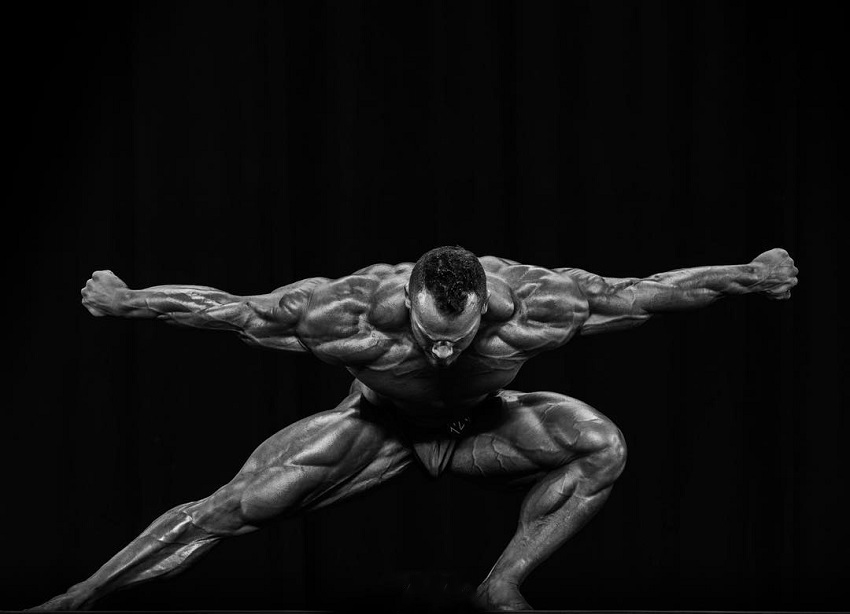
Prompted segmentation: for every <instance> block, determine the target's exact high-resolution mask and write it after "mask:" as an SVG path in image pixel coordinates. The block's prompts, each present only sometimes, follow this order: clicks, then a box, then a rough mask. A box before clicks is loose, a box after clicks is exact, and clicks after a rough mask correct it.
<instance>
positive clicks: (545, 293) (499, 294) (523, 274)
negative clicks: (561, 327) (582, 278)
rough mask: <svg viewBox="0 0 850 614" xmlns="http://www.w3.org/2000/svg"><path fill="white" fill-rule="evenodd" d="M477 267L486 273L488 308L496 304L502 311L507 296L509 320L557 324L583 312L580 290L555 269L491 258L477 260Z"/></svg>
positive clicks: (583, 306)
mask: <svg viewBox="0 0 850 614" xmlns="http://www.w3.org/2000/svg"><path fill="white" fill-rule="evenodd" d="M481 264H482V266H484V270H485V271H486V273H487V278H488V288H490V292H491V305H500V306H502V307H503V309H502V310H503V311H505V310H506V309H505V308H506V306H507V304H508V297H509V298H510V302H511V303H512V311H513V316H512V318H511V319H512V320H516V319H519V320H522V321H525V322H528V323H532V322H539V323H543V322H561V321H563V319H564V318H565V317H566V318H567V320H573V319H574V318H575V317H580V316H581V314H582V313H583V312H584V311H586V300H585V297H584V294H583V293H582V291H581V288H580V287H579V286H578V284H577V283H576V281H575V280H574V279H573V278H572V277H570V276H569V275H565V274H563V273H562V272H560V271H558V270H554V269H549V268H546V267H542V266H536V265H531V264H522V263H519V262H516V261H513V260H507V259H505V258H497V257H494V256H485V257H483V258H481Z"/></svg>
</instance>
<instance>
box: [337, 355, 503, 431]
mask: <svg viewBox="0 0 850 614" xmlns="http://www.w3.org/2000/svg"><path fill="white" fill-rule="evenodd" d="M463 358H464V357H461V360H460V361H458V364H455V365H453V366H451V367H449V368H447V369H445V370H439V371H438V370H437V369H434V368H432V367H423V368H422V369H421V370H419V369H416V370H414V371H411V372H408V373H406V374H404V375H402V376H399V375H395V374H390V373H387V372H383V371H373V370H370V369H360V370H356V369H349V371H350V372H351V373H352V375H354V376H355V377H356V378H357V382H356V384H355V386H356V388H358V389H360V391H361V392H362V394H363V396H364V397H365V398H366V400H368V401H369V402H370V403H372V404H373V405H376V406H378V407H381V406H384V407H393V408H394V409H396V410H397V412H398V413H399V414H401V416H403V417H404V418H405V419H407V420H409V421H410V422H413V423H415V424H418V425H422V426H439V425H443V424H447V423H449V422H452V421H453V420H457V419H459V418H462V417H465V416H466V415H468V414H469V412H470V410H471V409H472V408H473V407H475V406H477V405H479V404H480V403H482V402H483V401H484V400H485V399H487V398H488V397H491V396H494V395H496V394H497V393H498V392H499V391H500V390H501V389H502V388H503V387H505V386H507V385H508V384H509V383H510V382H511V381H513V379H514V377H516V373H517V371H519V365H516V367H515V368H511V369H508V370H505V369H487V370H480V369H479V368H475V366H479V367H480V365H471V364H464V363H466V361H463V360H462V359H463Z"/></svg>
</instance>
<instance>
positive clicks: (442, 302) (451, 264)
mask: <svg viewBox="0 0 850 614" xmlns="http://www.w3.org/2000/svg"><path fill="white" fill-rule="evenodd" d="M423 288H424V289H426V290H428V292H430V293H431V294H432V295H433V296H434V300H435V301H436V303H437V308H438V309H439V310H440V311H441V312H443V313H445V314H448V315H458V314H460V313H462V312H463V310H464V308H465V307H466V299H467V296H468V295H469V293H470V292H474V293H475V295H476V296H477V297H478V300H479V302H481V303H483V302H484V301H486V300H487V276H486V275H485V274H484V267H482V266H481V262H479V260H478V257H477V256H476V255H475V254H473V253H472V252H470V251H469V250H467V249H464V248H463V247H461V246H460V245H453V246H444V247H437V248H434V249H432V250H431V251H429V252H426V253H425V254H423V255H422V257H421V258H419V260H417V262H416V265H415V266H414V267H413V271H411V273H410V296H411V298H412V297H415V296H416V295H417V294H418V293H419V292H420V291H421V290H422V289H423Z"/></svg>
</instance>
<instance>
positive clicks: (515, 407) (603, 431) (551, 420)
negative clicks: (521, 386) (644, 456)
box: [451, 390, 622, 483]
mask: <svg viewBox="0 0 850 614" xmlns="http://www.w3.org/2000/svg"><path fill="white" fill-rule="evenodd" d="M499 396H500V398H501V400H502V403H501V405H500V406H496V407H495V408H494V409H493V410H492V411H489V412H487V413H484V414H483V415H480V416H477V417H476V419H475V421H474V424H473V425H470V429H469V430H470V431H471V432H470V434H469V435H468V436H466V437H464V438H463V439H462V440H461V441H460V442H458V445H457V448H456V449H455V452H454V455H453V457H452V463H451V471H452V472H453V473H457V474H461V475H466V476H470V477H486V478H504V479H505V481H507V482H511V483H524V482H526V481H529V480H532V479H537V478H538V477H539V476H540V475H542V474H544V473H548V472H549V471H551V470H552V469H555V468H557V467H561V466H563V465H565V464H566V463H569V462H571V461H572V460H575V459H576V458H579V457H582V456H585V455H587V454H590V453H592V452H595V451H598V450H600V449H603V448H604V447H606V446H608V445H611V443H612V441H615V440H617V441H622V435H621V434H620V432H619V429H617V427H616V426H615V425H614V424H613V423H612V422H611V421H610V420H609V419H608V418H606V417H605V416H604V415H603V414H602V413H601V412H599V411H597V410H596V409H594V408H592V407H591V406H590V405H588V404H586V403H583V402H581V401H579V400H578V399H574V398H572V397H568V396H566V395H563V394H557V393H554V392H529V393H523V392H517V391H513V390H503V391H502V392H500V393H499Z"/></svg>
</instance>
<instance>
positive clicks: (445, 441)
mask: <svg viewBox="0 0 850 614" xmlns="http://www.w3.org/2000/svg"><path fill="white" fill-rule="evenodd" d="M361 386H363V384H362V383H360V382H359V381H358V380H354V383H353V384H352V385H351V392H355V391H361V390H362V389H361ZM361 394H362V392H361ZM501 405H502V399H501V397H499V396H497V395H493V396H490V397H487V398H486V399H484V400H483V401H482V402H481V403H479V404H478V405H476V406H474V407H471V408H470V409H469V413H468V414H467V415H466V416H463V417H462V418H459V419H457V420H454V421H452V422H448V423H446V424H442V425H439V426H422V425H418V424H414V423H412V422H410V421H409V420H407V419H405V418H404V416H402V415H401V414H399V412H398V410H397V409H396V408H394V407H392V406H387V407H384V406H377V405H374V404H373V403H371V402H370V401H369V400H368V399H367V398H366V396H365V395H362V396H361V397H360V415H361V417H362V418H364V419H366V420H369V421H370V422H376V423H378V424H381V425H382V426H384V427H385V428H388V429H390V430H391V431H393V432H395V433H396V434H397V435H398V437H399V438H400V439H401V440H402V441H403V442H404V443H405V444H407V445H409V446H410V448H411V449H412V450H413V455H414V456H415V457H416V459H417V460H418V461H419V463H420V464H421V465H422V466H423V467H424V468H425V470H426V471H427V472H428V473H430V474H431V475H432V476H434V477H438V476H439V475H440V474H441V473H443V471H445V469H446V467H448V466H449V463H451V460H452V455H453V454H454V451H455V448H456V447H457V444H458V441H460V440H461V439H462V438H464V437H467V436H469V435H470V434H472V432H474V431H475V430H476V428H475V426H476V424H477V423H478V422H479V418H480V417H483V416H485V415H487V414H490V415H493V414H494V413H496V410H497V409H499V408H501Z"/></svg>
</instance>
